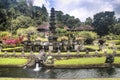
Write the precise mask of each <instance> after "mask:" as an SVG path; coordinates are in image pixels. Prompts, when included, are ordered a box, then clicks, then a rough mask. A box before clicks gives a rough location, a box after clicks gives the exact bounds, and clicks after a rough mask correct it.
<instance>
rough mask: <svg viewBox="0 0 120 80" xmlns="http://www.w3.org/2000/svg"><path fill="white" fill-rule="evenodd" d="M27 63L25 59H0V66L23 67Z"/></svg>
mask: <svg viewBox="0 0 120 80" xmlns="http://www.w3.org/2000/svg"><path fill="white" fill-rule="evenodd" d="M27 61H28V60H27V59H25V58H0V65H24V64H26V63H27Z"/></svg>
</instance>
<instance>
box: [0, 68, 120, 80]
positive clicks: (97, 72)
mask: <svg viewBox="0 0 120 80" xmlns="http://www.w3.org/2000/svg"><path fill="white" fill-rule="evenodd" d="M119 75H120V68H103V69H44V68H43V69H42V70H40V71H38V72H35V71H33V69H31V68H26V69H22V68H0V77H14V78H16V77H18V78H62V79H67V78H72V79H77V78H110V77H116V78H119Z"/></svg>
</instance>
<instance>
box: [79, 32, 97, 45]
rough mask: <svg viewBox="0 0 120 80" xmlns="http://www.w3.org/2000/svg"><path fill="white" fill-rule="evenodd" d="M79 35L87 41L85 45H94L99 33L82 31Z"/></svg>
mask: <svg viewBox="0 0 120 80" xmlns="http://www.w3.org/2000/svg"><path fill="white" fill-rule="evenodd" d="M77 35H78V36H80V37H83V38H84V39H85V44H92V43H93V41H94V40H95V39H96V38H97V37H98V35H97V33H95V32H92V31H81V32H78V33H77Z"/></svg>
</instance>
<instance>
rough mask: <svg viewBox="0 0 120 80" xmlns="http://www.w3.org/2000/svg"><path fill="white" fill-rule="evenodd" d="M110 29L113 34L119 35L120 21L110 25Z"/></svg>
mask: <svg viewBox="0 0 120 80" xmlns="http://www.w3.org/2000/svg"><path fill="white" fill-rule="evenodd" d="M110 31H111V33H113V34H116V35H119V34H120V23H117V24H115V25H113V26H112V27H110Z"/></svg>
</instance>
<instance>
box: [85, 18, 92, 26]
mask: <svg viewBox="0 0 120 80" xmlns="http://www.w3.org/2000/svg"><path fill="white" fill-rule="evenodd" d="M92 21H93V20H92V18H90V17H88V18H86V21H85V25H90V26H91V25H92Z"/></svg>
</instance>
